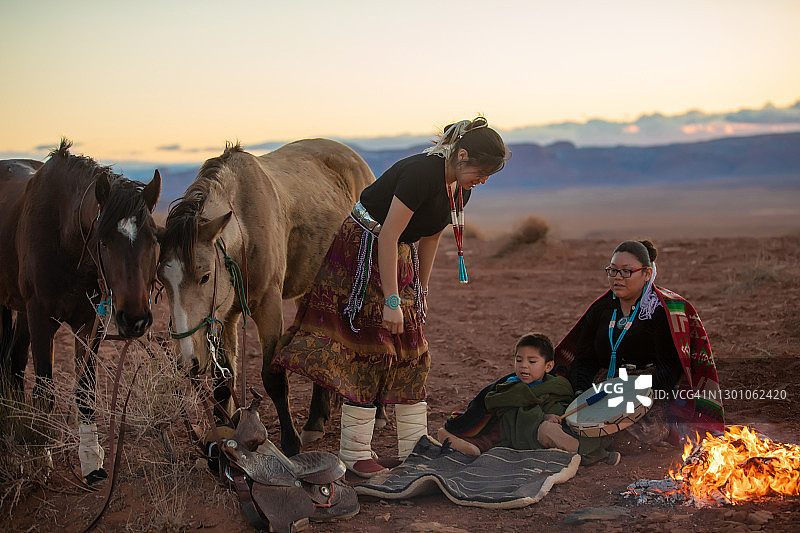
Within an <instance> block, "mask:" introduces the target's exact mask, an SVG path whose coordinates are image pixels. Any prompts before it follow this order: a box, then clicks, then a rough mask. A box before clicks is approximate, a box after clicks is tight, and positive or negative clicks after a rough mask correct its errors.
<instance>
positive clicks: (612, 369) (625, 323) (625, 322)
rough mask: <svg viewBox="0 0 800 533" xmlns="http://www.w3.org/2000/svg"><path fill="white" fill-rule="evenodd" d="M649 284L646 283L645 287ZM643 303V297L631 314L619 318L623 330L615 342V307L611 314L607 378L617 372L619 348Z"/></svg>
mask: <svg viewBox="0 0 800 533" xmlns="http://www.w3.org/2000/svg"><path fill="white" fill-rule="evenodd" d="M646 289H647V286H646V285H645V289H644V290H646ZM644 290H643V291H642V295H644ZM641 303H642V299H641V298H639V301H638V302H636V307H634V308H633V311H631V314H630V315H629V316H623V317H620V319H619V325H620V326H622V332H621V333H620V334H619V337H618V338H617V342H614V328H615V327H616V325H617V310H616V309H614V313H613V314H612V315H611V321H610V322H609V323H608V342H609V344H610V345H611V360H610V361H609V363H608V374H607V375H606V378H607V379H611V378H613V377H614V374H616V373H617V349H618V348H619V345H620V343H621V342H622V339H623V338H624V337H625V334H626V333H628V330H629V329H631V326H632V325H633V321H634V320H636V315H637V314H638V313H639V305H640V304H641Z"/></svg>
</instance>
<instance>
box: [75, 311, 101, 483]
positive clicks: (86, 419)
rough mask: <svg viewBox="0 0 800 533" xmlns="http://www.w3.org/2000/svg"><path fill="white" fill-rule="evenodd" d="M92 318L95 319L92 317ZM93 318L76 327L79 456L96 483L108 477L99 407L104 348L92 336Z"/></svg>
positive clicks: (97, 337)
mask: <svg viewBox="0 0 800 533" xmlns="http://www.w3.org/2000/svg"><path fill="white" fill-rule="evenodd" d="M92 320H94V319H93V318H92ZM91 323H92V321H87V322H85V323H83V324H82V325H80V326H79V327H78V328H75V327H74V326H73V328H72V333H73V335H75V377H76V381H77V383H76V387H75V404H76V405H77V406H78V431H79V436H80V444H79V446H78V456H79V458H80V461H81V474H82V475H83V476H84V478H85V479H86V482H87V483H90V484H91V483H93V482H95V481H98V480H100V479H104V478H106V477H107V474H106V472H105V470H103V459H104V457H105V452H104V451H103V448H102V447H101V446H100V442H99V438H98V433H97V424H96V423H95V409H96V406H97V396H96V395H97V374H96V372H97V370H96V365H97V350H98V348H99V347H100V335H99V334H97V333H95V334H94V336H92V332H91V331H90V330H91V326H90V324H91Z"/></svg>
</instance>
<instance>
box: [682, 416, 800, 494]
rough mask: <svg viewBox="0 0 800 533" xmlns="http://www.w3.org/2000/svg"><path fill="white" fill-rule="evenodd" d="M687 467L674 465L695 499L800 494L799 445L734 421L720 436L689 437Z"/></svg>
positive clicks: (685, 465) (685, 452)
mask: <svg viewBox="0 0 800 533" xmlns="http://www.w3.org/2000/svg"><path fill="white" fill-rule="evenodd" d="M686 441H687V443H686V445H685V447H684V453H683V457H682V459H683V463H684V464H683V466H681V465H678V471H677V472H676V471H672V470H670V476H671V478H672V479H673V480H675V481H681V482H683V483H685V484H686V487H687V489H688V491H689V492H690V493H691V495H693V496H694V497H695V498H697V499H699V500H702V499H707V498H709V497H711V498H714V499H715V500H717V502H720V501H722V502H725V501H729V502H731V503H734V504H735V503H736V502H740V501H744V500H750V499H754V498H760V497H764V496H770V495H775V494H782V495H798V494H800V446H797V445H794V444H783V443H778V442H773V441H771V440H770V439H768V438H766V437H764V438H763V439H762V438H760V437H759V436H758V435H757V434H756V433H755V432H754V431H753V430H751V429H750V428H748V427H738V426H731V427H728V428H727V429H726V430H725V433H724V434H723V435H720V436H713V435H710V434H708V433H707V434H706V437H705V438H703V439H702V441H701V440H700V437H699V435H698V436H697V442H696V443H694V444H693V443H692V441H691V439H689V438H688V437H687V439H686Z"/></svg>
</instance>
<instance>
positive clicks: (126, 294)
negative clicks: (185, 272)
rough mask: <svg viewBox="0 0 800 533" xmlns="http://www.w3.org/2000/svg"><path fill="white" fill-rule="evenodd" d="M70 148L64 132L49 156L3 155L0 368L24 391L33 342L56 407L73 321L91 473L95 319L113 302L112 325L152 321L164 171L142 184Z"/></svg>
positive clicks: (44, 388)
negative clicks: (63, 330) (56, 373)
mask: <svg viewBox="0 0 800 533" xmlns="http://www.w3.org/2000/svg"><path fill="white" fill-rule="evenodd" d="M70 146H71V143H70V142H69V141H68V140H66V139H62V140H61V144H60V146H59V147H58V148H57V149H55V150H53V151H52V152H50V155H49V157H48V159H47V161H46V162H45V163H41V162H39V161H33V160H27V159H13V160H6V161H0V314H1V315H2V320H0V324H1V326H0V339H2V343H0V344H2V346H3V353H2V354H0V371H2V373H3V375H4V376H3V377H4V378H5V379H6V380H7V381H8V385H9V390H10V391H17V392H21V391H22V389H23V377H24V372H25V366H26V364H27V359H28V347H29V346H30V350H31V354H32V356H33V366H34V370H35V374H36V379H35V384H34V390H33V397H34V399H36V400H39V401H42V402H44V405H45V406H46V407H48V406H50V405H52V402H53V400H54V398H53V390H52V379H53V338H54V336H55V334H56V331H57V330H58V328H59V327H60V325H61V323H62V322H63V323H66V324H68V325H69V326H70V327H71V328H72V331H73V333H74V335H75V359H76V365H75V369H76V373H77V375H76V382H77V388H76V392H75V399H76V403H77V405H78V408H79V412H80V437H81V445H80V447H79V455H80V456H81V469H82V472H83V474H84V476H87V475H88V474H92V473H93V472H95V471H98V472H101V470H102V464H103V457H102V456H103V452H102V448H100V446H99V444H98V441H97V427H96V425H95V424H94V423H93V419H94V405H95V357H96V351H97V348H98V345H99V342H100V334H101V333H102V332H98V331H97V330H98V329H99V328H96V327H94V324H95V319H96V317H97V314H98V312H99V313H101V314H102V313H103V312H106V313H107V312H108V309H109V308H110V309H113V317H114V320H115V323H116V326H117V332H118V334H119V335H120V336H121V337H126V338H134V337H139V336H141V335H142V334H144V333H145V331H147V328H148V327H149V326H150V324H151V323H152V321H153V317H152V314H151V311H150V301H149V293H150V289H151V288H152V285H153V282H154V280H155V271H156V264H157V261H158V242H157V238H156V230H157V228H156V225H155V222H154V221H153V217H152V211H153V208H154V207H155V205H156V202H157V201H158V197H159V195H160V194H161V177H160V175H159V173H158V171H156V172H155V175H154V177H153V179H152V180H151V181H150V183H149V184H147V185H144V184H142V183H139V182H135V181H131V180H128V179H126V178H124V177H122V176H121V175H119V174H115V173H114V172H113V171H112V170H111V168H110V167H106V166H100V165H99V164H97V163H96V162H95V161H94V160H93V159H91V158H90V157H86V156H78V155H74V154H71V153H70V152H69V148H70ZM106 289H107V290H106ZM100 295H104V296H102V298H101V296H100ZM90 298H94V302H93V301H91V300H90ZM103 298H105V299H104V300H103V301H102V302H101V301H100V300H102V299H103ZM96 304H97V307H96ZM15 311H16V320H14V312H15ZM90 466H91V467H92V468H90ZM87 469H88V471H87ZM99 475H102V473H101V474H99ZM89 479H90V480H91V478H89Z"/></svg>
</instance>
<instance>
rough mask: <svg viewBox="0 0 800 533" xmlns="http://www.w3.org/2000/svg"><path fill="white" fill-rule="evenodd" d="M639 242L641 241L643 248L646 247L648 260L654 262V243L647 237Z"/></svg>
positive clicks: (655, 251) (656, 250) (655, 252)
mask: <svg viewBox="0 0 800 533" xmlns="http://www.w3.org/2000/svg"><path fill="white" fill-rule="evenodd" d="M639 242H640V243H642V244H643V245H644V247H645V248H647V255H648V256H650V262H651V263H655V262H656V257H658V248H656V245H655V244H653V242H652V241H650V240H649V239H644V240H641V241H639Z"/></svg>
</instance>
